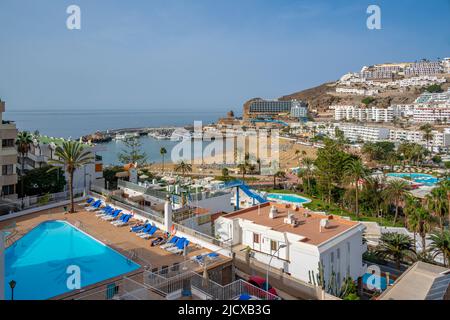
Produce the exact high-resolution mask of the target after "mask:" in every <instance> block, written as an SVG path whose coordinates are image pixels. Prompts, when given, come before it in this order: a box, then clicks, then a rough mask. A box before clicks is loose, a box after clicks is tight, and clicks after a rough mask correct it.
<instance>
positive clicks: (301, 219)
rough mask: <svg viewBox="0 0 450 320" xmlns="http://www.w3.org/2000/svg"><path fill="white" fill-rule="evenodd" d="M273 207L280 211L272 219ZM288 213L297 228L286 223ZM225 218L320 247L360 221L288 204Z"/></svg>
mask: <svg viewBox="0 0 450 320" xmlns="http://www.w3.org/2000/svg"><path fill="white" fill-rule="evenodd" d="M272 206H275V207H276V208H277V210H278V213H277V216H276V217H275V218H274V219H272V218H270V217H269V212H270V209H271V207H272ZM288 213H292V214H293V216H294V218H296V219H297V221H298V224H297V226H295V227H294V226H292V225H290V224H287V223H285V222H284V219H285V218H287V216H288ZM224 217H225V218H229V219H235V218H240V219H244V220H248V221H252V222H253V223H255V224H258V225H263V226H266V227H269V228H271V229H272V230H274V231H278V232H289V233H292V234H296V235H299V236H302V237H304V239H303V240H301V241H302V242H305V243H309V244H313V245H319V244H321V243H323V242H326V241H328V240H330V239H331V238H333V237H335V236H337V235H338V234H340V233H342V232H344V231H347V230H349V229H351V228H353V227H354V226H356V225H358V224H359V222H358V221H350V220H347V219H344V218H342V217H339V216H325V215H323V214H319V213H314V212H312V211H309V210H307V209H305V208H295V207H291V206H290V205H286V204H279V203H274V202H270V203H264V204H261V205H259V208H258V205H256V206H253V207H251V208H246V209H242V210H239V211H235V212H232V213H230V214H227V215H225V216H224ZM322 219H328V226H327V228H320V221H321V220H322Z"/></svg>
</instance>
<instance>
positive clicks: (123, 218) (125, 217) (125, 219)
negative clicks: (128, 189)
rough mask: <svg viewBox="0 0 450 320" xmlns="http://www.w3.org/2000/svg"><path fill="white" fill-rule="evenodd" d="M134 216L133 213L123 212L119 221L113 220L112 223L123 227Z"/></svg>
mask: <svg viewBox="0 0 450 320" xmlns="http://www.w3.org/2000/svg"><path fill="white" fill-rule="evenodd" d="M132 216H133V215H132V214H123V215H122V216H121V217H120V219H119V221H113V222H111V224H112V225H114V226H115V227H122V226H124V225H127V224H128V222H129V221H130V219H131V217H132Z"/></svg>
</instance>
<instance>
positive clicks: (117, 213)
mask: <svg viewBox="0 0 450 320" xmlns="http://www.w3.org/2000/svg"><path fill="white" fill-rule="evenodd" d="M121 212H122V210H120V209H116V210H114V212H113V213H111V215H109V216H104V217H102V219H103V220H105V221H111V220H115V219H117V218H118V217H119V214H120V213H121Z"/></svg>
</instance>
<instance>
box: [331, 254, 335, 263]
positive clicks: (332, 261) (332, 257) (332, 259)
mask: <svg viewBox="0 0 450 320" xmlns="http://www.w3.org/2000/svg"><path fill="white" fill-rule="evenodd" d="M333 263H334V252H332V253H331V264H333Z"/></svg>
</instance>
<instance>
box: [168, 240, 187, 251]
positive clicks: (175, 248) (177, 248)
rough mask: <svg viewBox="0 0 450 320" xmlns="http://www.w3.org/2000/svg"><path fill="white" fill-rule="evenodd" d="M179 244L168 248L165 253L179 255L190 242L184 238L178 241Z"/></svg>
mask: <svg viewBox="0 0 450 320" xmlns="http://www.w3.org/2000/svg"><path fill="white" fill-rule="evenodd" d="M178 242H181V243H177V245H176V246H175V247H171V248H169V249H168V250H167V251H169V252H172V253H175V254H179V253H183V252H184V248H187V247H188V246H189V243H190V241H189V240H188V239H186V238H184V239H183V241H178Z"/></svg>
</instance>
